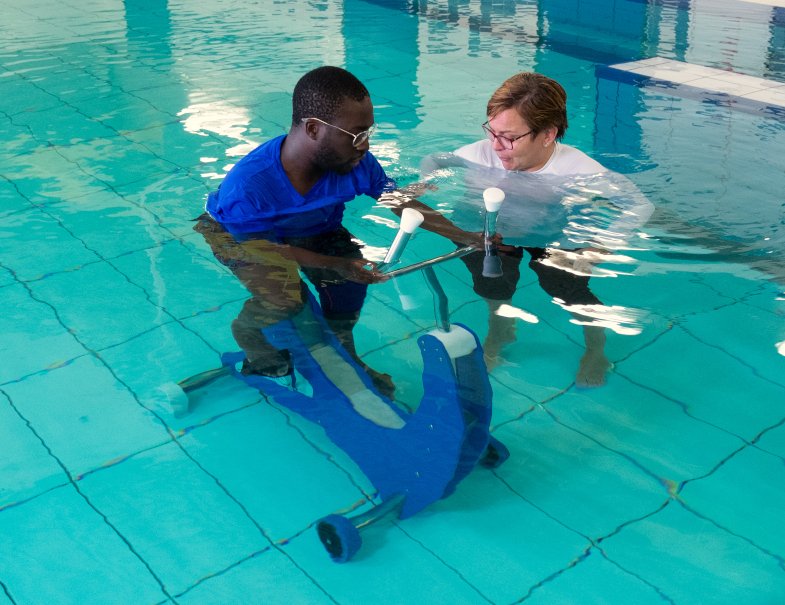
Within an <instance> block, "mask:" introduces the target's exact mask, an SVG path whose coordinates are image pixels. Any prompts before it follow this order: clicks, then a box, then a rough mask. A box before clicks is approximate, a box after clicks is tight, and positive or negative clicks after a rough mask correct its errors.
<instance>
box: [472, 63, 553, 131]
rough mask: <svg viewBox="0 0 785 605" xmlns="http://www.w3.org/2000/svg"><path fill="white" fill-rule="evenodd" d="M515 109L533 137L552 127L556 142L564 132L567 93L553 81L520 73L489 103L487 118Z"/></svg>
mask: <svg viewBox="0 0 785 605" xmlns="http://www.w3.org/2000/svg"><path fill="white" fill-rule="evenodd" d="M510 108H514V109H515V110H516V111H517V112H518V114H519V115H520V116H521V117H522V118H523V119H524V120H526V123H527V124H528V125H529V128H531V129H532V133H533V134H534V136H537V135H538V134H539V133H540V132H542V131H543V130H546V129H547V128H550V127H551V126H553V127H555V128H556V130H557V133H556V138H557V139H561V138H562V137H563V136H564V133H565V132H566V130H567V93H566V92H565V91H564V88H562V85H561V84H559V83H558V82H557V81H556V80H552V79H551V78H548V77H546V76H543V75H542V74H536V73H532V72H521V73H519V74H515V75H514V76H512V77H510V78H507V79H506V80H505V81H504V83H503V84H502V85H501V86H499V88H497V89H496V92H494V93H493V95H492V96H491V98H490V100H489V101H488V111H487V116H488V118H493V117H494V116H496V115H498V114H499V113H501V112H502V111H505V110H506V109H510Z"/></svg>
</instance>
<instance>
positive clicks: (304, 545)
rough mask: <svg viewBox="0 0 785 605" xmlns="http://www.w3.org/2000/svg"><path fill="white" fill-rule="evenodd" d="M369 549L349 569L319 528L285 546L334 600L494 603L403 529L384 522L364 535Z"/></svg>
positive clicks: (356, 603) (354, 603)
mask: <svg viewBox="0 0 785 605" xmlns="http://www.w3.org/2000/svg"><path fill="white" fill-rule="evenodd" d="M362 537H363V543H364V547H363V548H362V549H361V550H360V552H358V553H357V555H355V557H354V558H353V559H352V561H351V563H350V564H349V565H336V564H335V563H333V562H332V561H331V560H330V558H329V556H328V555H327V553H326V552H325V550H324V548H323V547H322V545H321V544H320V542H319V538H318V537H317V535H316V531H315V530H313V529H312V530H310V531H308V532H305V533H303V534H302V535H300V536H298V537H297V538H296V539H293V540H291V541H290V542H289V543H288V544H287V545H286V546H285V547H284V548H285V550H286V553H287V554H289V555H290V556H291V557H292V558H293V560H294V561H296V562H297V564H298V565H299V566H300V567H301V568H302V569H304V570H305V571H306V573H307V574H308V575H309V576H310V577H312V578H313V579H314V581H315V582H316V583H318V584H319V586H321V587H322V589H323V590H324V591H325V592H326V593H328V594H329V595H330V600H329V602H332V601H337V602H339V603H342V604H344V605H362V604H364V603H371V602H380V601H383V602H384V603H385V605H408V604H410V603H411V598H412V595H413V594H414V595H417V596H418V599H421V600H422V602H423V603H429V604H433V605H476V604H477V603H485V602H487V601H488V598H487V596H486V595H483V594H482V593H480V592H479V591H478V589H477V588H476V587H475V586H473V585H472V584H471V583H470V582H469V581H468V580H466V579H465V578H463V577H461V575H460V573H459V572H458V571H457V570H455V569H452V568H450V567H449V565H447V564H446V563H445V562H444V561H441V560H440V559H439V558H438V557H437V556H436V555H434V554H433V553H432V552H431V551H430V549H429V548H428V545H427V544H420V543H419V542H417V541H416V539H414V538H412V537H410V536H409V535H408V533H407V532H406V527H405V522H403V523H401V524H400V526H398V525H393V524H391V523H390V522H389V521H386V522H385V521H380V523H379V524H377V525H373V526H371V527H369V528H367V530H365V531H364V532H363V535H362Z"/></svg>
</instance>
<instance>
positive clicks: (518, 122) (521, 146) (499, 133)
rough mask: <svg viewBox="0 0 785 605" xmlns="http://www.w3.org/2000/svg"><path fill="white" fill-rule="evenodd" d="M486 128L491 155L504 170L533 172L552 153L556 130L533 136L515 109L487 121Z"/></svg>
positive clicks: (551, 128) (505, 111)
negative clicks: (492, 154)
mask: <svg viewBox="0 0 785 605" xmlns="http://www.w3.org/2000/svg"><path fill="white" fill-rule="evenodd" d="M488 128H489V130H490V131H491V133H492V134H491V135H489V138H490V140H491V145H492V146H493V151H494V152H495V153H496V155H497V156H498V158H499V159H500V160H501V162H502V165H503V166H504V167H505V168H506V169H507V170H520V171H524V172H534V171H536V170H539V169H540V168H542V167H543V166H545V164H546V163H547V161H548V160H549V159H550V157H551V154H552V153H553V150H554V141H555V140H556V132H557V130H556V127H555V126H551V127H549V128H546V129H545V130H543V131H541V132H540V133H538V134H537V135H535V134H534V133H533V132H532V131H531V127H530V126H529V124H528V123H527V122H526V120H524V119H523V118H522V117H521V115H520V114H519V113H518V111H517V110H516V109H515V108H510V109H505V110H504V111H501V112H499V113H498V114H496V115H495V116H493V117H492V118H489V119H488ZM510 141H512V144H511V143H510ZM510 147H511V148H510Z"/></svg>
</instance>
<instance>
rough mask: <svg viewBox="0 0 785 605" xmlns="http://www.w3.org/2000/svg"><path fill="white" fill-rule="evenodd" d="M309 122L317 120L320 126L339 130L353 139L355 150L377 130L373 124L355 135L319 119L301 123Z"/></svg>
mask: <svg viewBox="0 0 785 605" xmlns="http://www.w3.org/2000/svg"><path fill="white" fill-rule="evenodd" d="M308 120H315V121H317V122H319V123H320V124H324V125H325V126H330V127H332V128H337V129H338V130H340V131H341V132H345V133H346V134H348V135H349V136H350V137H352V147H355V148H359V147H360V146H361V145H363V144H364V143H365V141H367V140H368V139H370V138H371V135H373V132H374V131H375V130H376V124H373V125H372V126H371V127H370V128H369V129H368V130H363V131H362V132H358V133H357V134H354V133H353V132H349V131H348V130H344V129H343V128H341V127H340V126H336V125H335V124H330V123H329V122H325V121H324V120H320V119H319V118H303V119H302V120H301V121H303V122H307V121H308Z"/></svg>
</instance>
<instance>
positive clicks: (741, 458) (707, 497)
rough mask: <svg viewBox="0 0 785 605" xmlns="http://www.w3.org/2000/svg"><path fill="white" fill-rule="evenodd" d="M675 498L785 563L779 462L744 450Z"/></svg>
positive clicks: (784, 498) (784, 495) (783, 475)
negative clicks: (729, 486) (730, 486)
mask: <svg viewBox="0 0 785 605" xmlns="http://www.w3.org/2000/svg"><path fill="white" fill-rule="evenodd" d="M728 485H732V486H733V490H732V491H730V492H729V491H728ZM680 497H681V500H682V501H683V502H684V503H685V505H686V506H688V507H689V508H690V510H692V511H695V512H696V513H697V514H699V515H702V516H705V517H707V518H708V519H711V520H712V521H713V522H714V523H716V524H717V525H719V526H720V527H722V528H724V529H726V530H727V531H729V532H732V533H733V534H735V535H737V536H739V537H742V538H745V539H746V540H748V541H749V542H751V543H752V544H755V545H756V546H758V547H759V548H760V549H761V550H764V551H768V552H769V553H771V555H772V556H773V557H779V560H780V561H785V527H783V524H782V522H781V512H782V510H783V508H784V507H785V461H783V459H782V458H778V457H776V456H772V455H771V454H768V453H766V452H762V451H760V450H758V449H756V448H753V447H746V448H744V449H743V450H741V451H740V452H738V453H737V454H736V455H734V456H733V457H731V458H729V459H728V460H725V461H723V464H722V465H721V466H719V467H718V468H717V469H716V470H715V471H714V472H713V473H711V474H710V475H708V476H706V477H701V478H698V479H696V480H695V481H690V482H689V483H687V484H686V485H685V486H684V488H683V489H682V490H681V492H680Z"/></svg>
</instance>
